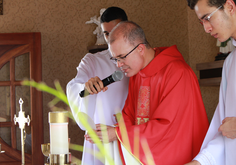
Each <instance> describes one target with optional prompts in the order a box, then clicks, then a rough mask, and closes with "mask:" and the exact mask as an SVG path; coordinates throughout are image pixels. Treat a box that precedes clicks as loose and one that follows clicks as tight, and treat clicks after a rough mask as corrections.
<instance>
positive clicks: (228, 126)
mask: <svg viewBox="0 0 236 165" xmlns="http://www.w3.org/2000/svg"><path fill="white" fill-rule="evenodd" d="M219 131H220V132H222V135H223V136H226V137H227V138H230V139H235V138H236V117H226V118H225V119H224V120H223V121H222V124H221V126H220V127H219Z"/></svg>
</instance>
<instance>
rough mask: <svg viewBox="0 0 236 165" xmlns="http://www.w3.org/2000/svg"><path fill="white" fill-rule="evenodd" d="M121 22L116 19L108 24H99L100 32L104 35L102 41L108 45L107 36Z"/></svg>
mask: <svg viewBox="0 0 236 165" xmlns="http://www.w3.org/2000/svg"><path fill="white" fill-rule="evenodd" d="M120 21H121V20H119V19H116V20H112V21H110V22H103V23H102V24H101V28H102V32H103V35H104V39H105V40H106V42H107V43H108V37H109V34H110V32H111V30H112V29H113V28H114V27H115V26H116V25H117V24H118V23H119V22H120Z"/></svg>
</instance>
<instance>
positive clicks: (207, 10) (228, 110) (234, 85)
mask: <svg viewBox="0 0 236 165" xmlns="http://www.w3.org/2000/svg"><path fill="white" fill-rule="evenodd" d="M187 1H188V5H189V6H190V8H191V9H194V10H195V12H196V14H197V17H198V18H199V20H200V23H201V24H202V25H203V27H204V29H205V31H206V33H210V34H211V35H212V36H213V37H215V38H217V39H218V40H219V41H220V42H224V41H226V40H227V39H229V38H230V37H232V38H233V40H234V41H233V44H234V45H235V46H236V41H235V39H236V5H235V4H236V0H187ZM235 138H236V50H234V51H233V52H231V54H229V56H228V57H227V58H226V60H225V62H224V66H223V71H222V81H221V85H220V94H219V104H218V106H217V108H216V110H215V114H214V116H213V118H212V121H211V124H210V127H209V130H208V132H207V135H206V137H205V140H204V142H203V144H202V147H201V151H200V152H199V154H198V155H197V156H196V157H195V158H194V160H193V161H192V162H190V163H188V165H200V164H201V165H235V164H236V155H235V152H236V139H235Z"/></svg>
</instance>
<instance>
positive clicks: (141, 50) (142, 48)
mask: <svg viewBox="0 0 236 165" xmlns="http://www.w3.org/2000/svg"><path fill="white" fill-rule="evenodd" d="M145 49H146V46H145V45H144V44H140V45H139V46H138V51H139V53H141V54H144V50H145Z"/></svg>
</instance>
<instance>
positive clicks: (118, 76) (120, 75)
mask: <svg viewBox="0 0 236 165" xmlns="http://www.w3.org/2000/svg"><path fill="white" fill-rule="evenodd" d="M123 77H124V74H123V73H122V72H121V71H119V70H116V71H115V72H114V73H113V74H112V78H113V80H114V81H120V80H122V79H123Z"/></svg>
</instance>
